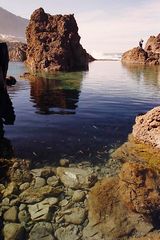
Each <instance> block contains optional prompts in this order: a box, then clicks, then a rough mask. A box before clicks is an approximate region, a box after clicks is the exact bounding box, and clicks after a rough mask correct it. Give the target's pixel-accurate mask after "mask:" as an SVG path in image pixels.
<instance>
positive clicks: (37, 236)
mask: <svg viewBox="0 0 160 240" xmlns="http://www.w3.org/2000/svg"><path fill="white" fill-rule="evenodd" d="M29 237H30V238H29V239H30V240H54V239H55V238H54V235H53V227H52V224H51V223H47V222H39V223H37V224H35V225H34V227H33V228H32V230H31V232H30V234H29Z"/></svg>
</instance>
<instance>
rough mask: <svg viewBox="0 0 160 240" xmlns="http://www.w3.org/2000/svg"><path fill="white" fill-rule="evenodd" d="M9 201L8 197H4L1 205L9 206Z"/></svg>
mask: <svg viewBox="0 0 160 240" xmlns="http://www.w3.org/2000/svg"><path fill="white" fill-rule="evenodd" d="M9 203H10V200H9V198H4V199H3V200H2V203H1V205H3V206H9Z"/></svg>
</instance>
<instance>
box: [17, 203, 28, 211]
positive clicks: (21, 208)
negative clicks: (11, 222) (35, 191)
mask: <svg viewBox="0 0 160 240" xmlns="http://www.w3.org/2000/svg"><path fill="white" fill-rule="evenodd" d="M26 206H27V205H26V204H23V203H22V204H20V206H19V210H20V211H22V210H24V209H25V208H26Z"/></svg>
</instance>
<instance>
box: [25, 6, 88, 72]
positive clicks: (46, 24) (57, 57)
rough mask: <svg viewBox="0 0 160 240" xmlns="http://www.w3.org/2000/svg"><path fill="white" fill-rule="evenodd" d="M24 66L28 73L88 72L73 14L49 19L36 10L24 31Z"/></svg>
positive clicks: (49, 17) (86, 55)
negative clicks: (25, 40) (29, 71)
mask: <svg viewBox="0 0 160 240" xmlns="http://www.w3.org/2000/svg"><path fill="white" fill-rule="evenodd" d="M26 38H27V46H28V47H27V61H26V63H27V65H28V67H29V68H30V69H31V70H32V71H38V70H40V71H74V70H87V69H88V54H87V52H86V51H85V50H84V49H83V47H82V46H81V44H80V36H79V35H78V26H77V23H76V20H75V18H74V15H54V16H51V15H50V14H47V13H45V12H44V10H43V9H42V8H39V9H37V10H35V11H34V12H33V14H32V15H31V19H30V22H29V25H28V27H27V30H26Z"/></svg>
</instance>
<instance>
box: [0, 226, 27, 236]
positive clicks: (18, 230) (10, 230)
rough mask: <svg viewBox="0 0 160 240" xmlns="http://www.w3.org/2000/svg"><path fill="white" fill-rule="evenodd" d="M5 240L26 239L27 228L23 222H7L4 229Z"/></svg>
mask: <svg viewBox="0 0 160 240" xmlns="http://www.w3.org/2000/svg"><path fill="white" fill-rule="evenodd" d="M3 234H4V239H5V240H24V239H25V229H24V227H23V226H22V225H21V224H18V223H8V224H5V226H4V229H3Z"/></svg>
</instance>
